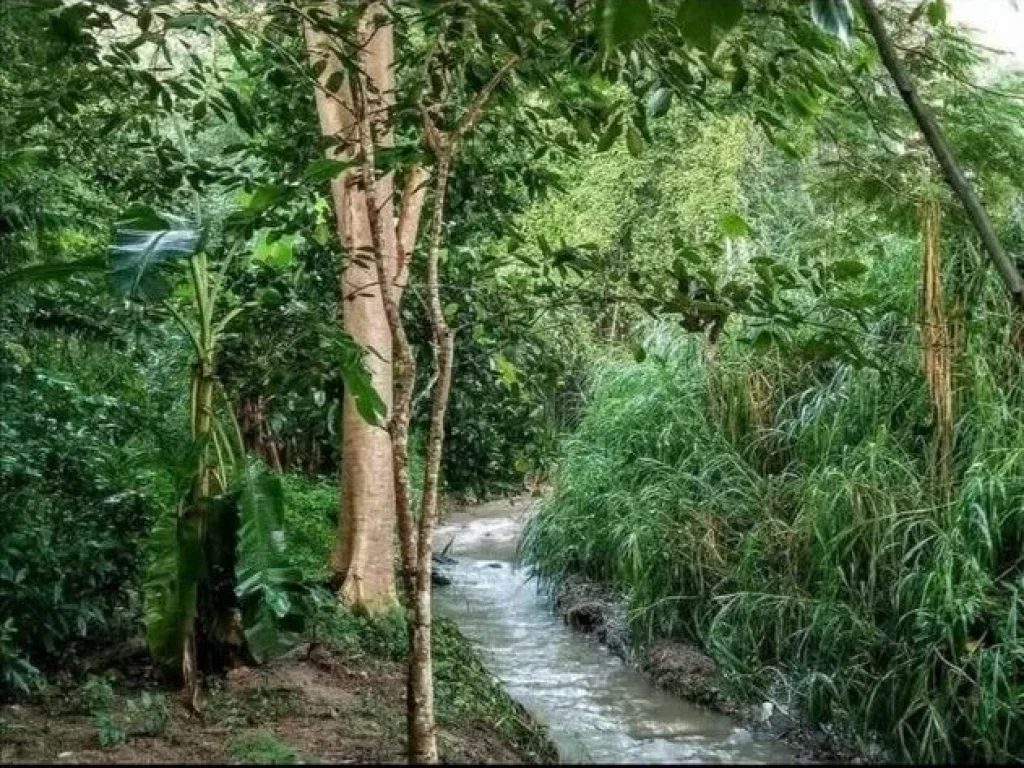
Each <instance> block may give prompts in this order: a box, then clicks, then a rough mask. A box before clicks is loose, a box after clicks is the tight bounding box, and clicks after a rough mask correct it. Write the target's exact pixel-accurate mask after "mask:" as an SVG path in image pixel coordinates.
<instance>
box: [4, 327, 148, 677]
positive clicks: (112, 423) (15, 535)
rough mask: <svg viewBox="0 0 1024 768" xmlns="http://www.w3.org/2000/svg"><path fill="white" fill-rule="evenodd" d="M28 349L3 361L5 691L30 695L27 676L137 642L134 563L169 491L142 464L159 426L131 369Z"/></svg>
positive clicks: (8, 352)
mask: <svg viewBox="0 0 1024 768" xmlns="http://www.w3.org/2000/svg"><path fill="white" fill-rule="evenodd" d="M34 338H35V340H36V342H37V343H36V345H33V346H32V347H31V349H32V352H31V353H30V352H29V351H28V350H27V349H25V348H23V347H19V346H18V345H16V344H14V343H13V342H8V343H7V345H6V348H5V349H4V350H3V351H2V352H0V378H2V384H0V387H2V394H0V423H2V425H3V426H2V429H3V437H2V440H0V495H2V496H3V499H4V524H3V526H2V530H0V553H2V554H0V612H2V615H3V616H4V625H3V627H4V628H3V630H2V632H0V638H2V641H0V649H2V651H0V674H2V675H3V687H4V688H7V689H8V690H10V689H11V688H25V687H28V686H29V685H30V683H32V682H33V678H34V675H33V674H32V672H31V669H32V667H35V668H39V669H41V670H44V671H50V670H52V669H54V668H55V666H56V665H63V664H67V663H68V661H69V659H72V658H74V657H75V655H76V654H78V653H82V652H84V651H86V650H88V649H90V648H95V647H97V646H98V645H99V644H101V643H103V642H104V641H109V640H113V639H116V638H118V637H120V636H123V635H124V634H127V633H130V632H131V631H133V627H132V619H133V617H134V615H135V614H136V612H137V611H138V607H139V594H138V589H137V575H138V573H139V563H138V560H137V557H136V555H135V553H136V552H137V551H138V549H139V547H140V545H141V542H142V541H143V540H144V539H145V536H146V531H147V529H148V527H149V525H150V523H151V521H152V520H153V517H154V513H155V509H156V507H157V504H158V500H159V498H160V495H161V493H162V490H163V489H165V488H166V487H167V480H166V477H165V476H164V475H163V473H162V471H161V470H160V469H159V468H158V467H157V466H156V465H155V463H154V462H152V461H151V460H150V458H149V457H150V456H151V455H152V453H151V452H152V451H153V450H154V446H153V444H152V442H151V437H150V436H149V435H147V434H146V430H147V428H148V425H149V424H152V423H154V420H155V415H154V414H153V412H152V411H151V410H150V408H151V404H150V402H149V401H148V398H147V397H146V394H145V392H144V387H145V382H144V379H143V378H142V376H141V375H140V374H139V372H138V371H137V370H136V369H135V368H134V365H133V364H132V363H130V362H129V361H127V360H118V359H117V358H111V357H108V358H106V359H105V360H103V361H102V363H101V364H100V365H99V366H98V365H97V364H96V361H94V360H90V357H89V356H88V351H89V347H90V346H91V345H89V344H86V343H77V344H76V343H72V344H71V345H70V350H75V347H78V349H77V350H75V351H69V352H68V353H63V354H62V353H60V352H59V348H58V347H55V346H54V344H53V341H52V340H51V339H48V338H47V337H46V335H45V334H39V333H37V334H35V336H34ZM48 357H49V358H50V359H51V360H52V361H53V362H52V363H51V362H50V361H49V360H47V358H48ZM61 358H64V360H65V362H63V364H61V363H60V362H59V361H60V359H61ZM110 381H117V382H118V383H119V384H120V391H119V393H118V396H117V397H114V396H112V395H110V394H107V391H108V389H107V387H108V383H109V382H110ZM101 382H102V383H101ZM29 664H30V665H31V667H29V666H27V665H29Z"/></svg>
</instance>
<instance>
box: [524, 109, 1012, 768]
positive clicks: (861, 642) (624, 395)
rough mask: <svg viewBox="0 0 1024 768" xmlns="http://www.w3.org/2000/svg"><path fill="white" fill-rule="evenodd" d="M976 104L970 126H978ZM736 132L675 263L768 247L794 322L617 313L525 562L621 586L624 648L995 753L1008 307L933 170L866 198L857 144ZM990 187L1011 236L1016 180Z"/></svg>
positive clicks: (872, 727)
mask: <svg viewBox="0 0 1024 768" xmlns="http://www.w3.org/2000/svg"><path fill="white" fill-rule="evenodd" d="M963 98H966V97H963ZM962 107H963V104H962V103H961V108H962ZM987 109H988V110H989V111H988V112H987V114H986V120H987V123H986V125H985V127H984V128H982V127H981V126H980V125H979V123H978V122H975V123H973V125H975V129H976V130H978V131H981V132H984V131H985V130H993V131H998V130H1000V126H1001V125H1004V124H1005V123H1004V122H1003V120H1004V118H1003V117H1000V115H1001V112H1000V111H999V110H994V109H992V105H991V104H989V105H988V107H987ZM1007 109H1010V110H1011V111H1012V109H1013V107H1007ZM967 119H970V118H967ZM844 124H845V125H847V126H848V127H847V128H846V130H859V128H856V127H853V126H852V125H850V124H849V123H843V122H842V121H840V120H839V119H838V118H837V123H835V124H833V125H837V126H839V127H840V129H841V126H842V125H844ZM965 127H966V126H961V128H960V130H963V129H964V128H965ZM869 130H870V129H869ZM746 155H747V158H748V162H747V163H745V164H744V166H743V167H742V168H740V169H739V171H738V179H739V180H740V181H741V184H740V188H739V191H738V197H737V198H736V199H734V200H733V201H732V202H731V203H730V204H736V205H738V206H740V210H742V211H743V214H744V217H745V222H746V223H747V224H748V226H747V227H746V229H745V232H744V233H743V234H744V236H743V237H742V238H740V242H739V245H738V246H737V244H736V243H735V242H734V243H733V244H731V245H728V246H726V245H721V244H719V245H718V246H717V247H716V248H717V252H718V253H719V254H722V255H721V256H720V257H718V260H713V261H711V262H706V261H700V257H699V256H694V257H691V254H690V253H689V252H688V251H683V252H682V253H681V256H682V260H681V261H679V260H677V264H678V265H679V266H678V267H677V269H678V271H679V272H680V273H681V276H680V279H681V280H682V279H683V277H690V276H692V275H693V274H694V273H696V274H697V275H700V276H701V277H702V278H704V279H705V280H706V281H707V282H706V283H705V285H706V286H708V287H709V288H710V290H714V286H715V281H724V280H726V279H729V280H734V281H743V280H745V279H749V278H748V277H747V276H748V275H750V274H751V273H757V272H762V273H763V271H764V270H766V269H767V270H769V271H770V270H776V269H777V270H778V271H777V272H775V274H776V275H779V277H780V280H779V284H780V285H782V286H783V288H782V289H783V290H790V291H792V295H793V296H794V298H793V301H794V302H796V303H798V304H799V305H800V306H801V307H802V308H803V309H802V317H803V319H804V320H805V322H803V323H799V324H797V325H793V326H790V325H787V324H786V323H780V322H778V321H777V320H776V319H772V318H768V319H764V318H757V317H751V316H749V315H747V316H742V315H733V316H732V317H730V319H729V324H728V325H726V330H725V331H724V332H723V334H722V336H721V337H720V338H718V337H714V336H711V335H708V334H707V333H706V332H705V333H702V334H699V335H698V334H696V333H687V332H686V331H687V330H688V329H689V330H694V329H692V328H689V326H687V325H686V318H685V316H684V317H683V318H681V320H682V322H681V323H673V322H669V321H667V320H665V319H662V320H661V321H659V322H657V323H652V322H647V323H645V324H644V323H641V324H638V325H637V332H636V333H635V334H634V335H633V336H632V337H631V340H632V344H633V345H634V349H633V355H629V354H628V350H627V349H620V351H619V353H618V354H616V355H613V356H610V357H608V358H606V359H605V360H604V361H601V362H599V363H597V364H596V365H595V366H593V368H592V369H591V374H590V376H589V379H588V386H587V391H586V397H585V401H584V405H583V409H582V417H581V420H580V423H579V426H578V428H577V429H576V431H575V432H574V433H573V434H572V436H571V437H570V438H569V439H568V441H567V442H566V443H565V446H564V450H565V455H564V458H563V459H562V461H561V462H560V466H559V468H558V471H557V473H556V476H555V480H554V493H553V496H552V498H551V499H550V500H548V501H546V502H545V503H544V504H543V506H542V509H541V512H540V513H539V514H538V516H537V517H536V518H535V519H534V520H533V521H532V522H531V523H530V525H529V527H528V531H527V538H526V541H525V543H524V554H525V557H526V560H527V561H528V562H529V563H530V564H532V566H533V567H534V568H535V570H536V574H537V576H538V577H539V578H540V579H541V580H542V581H543V582H547V583H549V584H550V583H557V582H558V581H559V580H560V579H562V578H564V577H566V576H568V575H570V574H581V575H583V576H584V577H586V578H588V579H591V580H593V581H597V582H602V583H606V584H611V585H613V586H615V587H616V588H618V589H619V590H621V591H622V593H624V595H625V596H626V598H627V599H628V603H629V616H630V621H631V623H632V628H633V636H634V637H636V638H637V639H638V642H639V643H640V644H648V643H652V642H654V641H655V640H659V639H664V638H672V639H677V640H682V641H685V642H690V643H696V644H698V645H700V646H701V647H703V648H705V649H706V650H707V651H708V652H709V653H710V654H711V655H712V656H713V657H714V659H715V660H716V662H717V663H718V664H719V667H720V669H721V670H722V671H723V674H724V675H725V677H726V679H727V681H728V682H729V683H730V684H731V685H732V687H733V690H734V692H735V693H737V694H738V695H740V696H741V697H743V698H748V699H753V700H758V701H764V700H765V699H769V700H773V701H775V702H776V703H778V704H781V705H782V706H784V707H787V708H788V709H789V710H790V711H795V712H802V713H803V714H805V715H806V716H808V717H809V718H810V719H811V720H812V721H815V722H831V723H837V724H839V725H841V726H845V727H847V728H849V729H850V731H851V732H852V733H853V734H854V735H855V736H856V737H858V738H860V739H863V740H864V741H865V742H867V741H870V740H877V741H881V742H882V743H883V744H884V745H885V746H886V747H887V748H888V749H889V750H891V753H892V754H893V755H895V756H898V757H900V758H902V759H905V760H910V761H926V762H945V761H953V760H956V761H960V760H963V761H974V760H987V761H1005V760H1012V759H1016V758H1018V757H1019V755H1020V754H1021V752H1022V750H1024V730H1022V729H1021V722H1022V717H1024V638H1022V636H1021V632H1020V629H1021V618H1020V617H1021V611H1022V609H1024V559H1022V555H1021V553H1022V546H1024V515H1022V510H1024V483H1022V482H1021V471H1022V469H1024V466H1022V463H1021V462H1022V461H1024V448H1022V446H1024V432H1022V429H1024V420H1022V418H1021V413H1022V412H1024V411H1022V407H1024V388H1022V386H1021V372H1022V359H1024V358H1022V351H1024V350H1022V347H1021V345H1020V336H1019V333H1020V319H1019V317H1018V316H1017V315H1015V313H1014V311H1013V310H1012V307H1011V306H1010V304H1009V302H1008V300H1007V299H1006V298H1005V297H1004V295H1003V294H1002V291H1001V286H1000V285H999V284H998V282H997V280H996V278H995V276H994V275H992V274H991V273H989V274H985V272H984V269H983V268H982V262H981V257H980V254H979V250H978V247H977V244H976V242H975V241H974V239H973V238H972V237H971V235H970V234H969V233H968V232H967V231H966V229H965V228H964V225H963V220H962V219H961V218H960V217H959V215H958V214H957V212H956V209H955V208H947V207H946V204H945V203H942V204H940V202H939V201H942V200H943V199H944V198H943V195H944V193H943V191H942V190H941V188H940V187H937V186H935V185H930V184H928V183H927V181H924V182H923V183H922V181H921V180H922V178H923V177H921V176H916V177H912V176H910V175H909V174H907V168H906V167H904V168H903V169H902V171H901V172H899V173H893V174H892V175H891V176H888V181H887V183H890V182H896V183H901V184H905V185H907V186H905V187H904V189H906V190H907V199H906V200H904V201H901V203H899V204H896V205H892V204H888V207H881V206H878V205H876V203H875V201H876V200H877V190H876V191H875V192H874V193H872V194H867V195H864V194H863V189H862V188H859V185H860V184H861V183H863V182H864V181H865V179H867V180H869V181H870V182H871V183H872V184H873V185H876V184H877V183H878V179H879V176H878V175H877V174H866V173H865V174H864V176H858V175H856V173H855V172H854V173H851V172H849V170H848V169H850V168H857V167H860V168H861V169H862V170H863V165H861V163H862V162H863V161H864V159H865V158H852V157H843V156H842V154H840V156H839V157H834V156H832V155H830V154H829V152H828V151H826V150H820V151H819V152H817V153H814V154H812V156H811V157H810V158H808V159H806V160H804V161H803V162H802V163H800V164H793V163H791V162H788V161H782V160H781V159H780V157H779V156H778V155H775V154H774V153H772V152H766V151H765V150H764V148H763V147H761V146H760V145H759V144H758V142H756V141H755V142H753V143H750V144H748V147H747V149H746ZM904 159H905V158H904ZM845 160H849V161H851V162H850V164H849V165H847V164H846V163H845V162H843V161H845ZM999 160H1000V162H1006V163H1007V166H1010V165H1012V164H1013V163H1017V162H1018V160H1017V159H1011V158H1009V157H1007V155H1006V154H1005V153H1000V157H999ZM833 162H834V164H835V166H838V167H842V168H843V169H844V171H843V175H841V176H839V177H838V178H845V179H846V180H847V181H848V182H850V183H849V184H847V185H845V186H843V187H842V189H841V190H840V187H839V186H838V178H836V177H833V176H831V175H830V173H829V171H828V168H829V166H830V165H831V164H832V163H833ZM869 162H871V163H872V164H873V163H879V162H881V161H880V159H878V158H870V159H869ZM892 162H897V161H892ZM899 162H903V159H901V160H900V161H899ZM910 162H911V161H909V160H907V163H908V165H909V164H910ZM977 162H978V167H984V162H983V161H982V160H978V161H977ZM1004 167H1006V166H1004ZM1017 167H1018V168H1019V167H1020V166H1019V165H1018V166H1017ZM991 169H992V166H991V165H990V166H989V170H990V171H991ZM679 173H680V176H681V177H682V178H685V177H686V174H687V170H686V169H680V171H679ZM1016 173H1017V171H1013V172H1012V173H1011V175H1014V174H1016ZM833 179H835V181H833ZM988 183H989V184H990V185H991V186H989V187H988V189H989V190H991V191H992V193H993V198H995V199H998V200H1000V203H999V205H998V206H997V207H996V209H995V210H997V212H998V225H999V227H1000V232H1001V234H1002V236H1003V237H1004V239H1005V241H1006V242H1007V244H1008V245H1009V246H1010V247H1011V248H1015V247H1019V244H1020V236H1021V231H1022V224H1024V219H1022V218H1021V207H1020V197H1019V194H1018V193H1016V192H1013V191H1012V190H1011V191H1009V192H1006V191H1005V190H1006V188H1005V187H1000V186H999V185H998V183H997V182H996V181H995V180H994V177H990V178H989V181H988ZM812 190H814V191H817V192H818V193H819V194H821V193H825V194H824V195H823V196H822V197H819V198H818V199H817V200H814V199H813V197H811V196H809V193H810V194H813V192H811V191H812ZM829 190H832V191H833V194H832V195H828V191H829ZM999 190H1002V191H1003V192H1002V193H1000V192H999ZM851 193H852V194H851ZM1001 195H1003V196H1001ZM830 198H831V199H830ZM990 199H991V198H990ZM940 208H941V210H942V215H941V223H940V224H939V226H938V228H936V227H935V220H934V219H929V218H928V216H929V214H928V212H929V211H933V212H934V211H936V210H938V209H940ZM929 222H931V223H929ZM723 224H727V222H723ZM725 229H726V227H725V226H723V235H725V234H726V233H725ZM727 249H730V250H727ZM737 252H738V254H737ZM730 253H731V254H732V258H730V257H729V256H730ZM822 253H826V254H827V263H829V264H832V265H837V266H839V267H840V268H841V269H842V271H843V272H844V273H846V272H848V273H849V274H843V275H841V276H840V277H841V278H842V279H841V280H840V283H839V287H838V288H836V289H835V290H834V291H833V292H832V296H833V302H831V303H830V305H829V306H822V305H820V304H818V300H819V299H820V296H821V294H820V293H815V292H814V291H813V290H809V289H808V286H807V285H806V284H802V283H801V281H800V280H799V279H796V280H792V281H789V279H788V278H785V277H784V275H785V273H787V272H789V273H790V274H799V271H800V269H801V268H802V267H803V266H804V265H806V264H808V263H810V262H813V260H814V259H815V258H816V257H818V255H819V254H822ZM694 261H697V262H698V266H696V267H694V266H693V263H694ZM705 265H706V268H705ZM777 265H781V266H777ZM701 269H704V271H701ZM833 269H835V267H833ZM790 270H792V272H790ZM937 277H938V278H939V279H940V280H939V286H940V287H939V290H938V292H937V293H936V290H935V289H936V278H937ZM783 280H786V281H787V282H783ZM787 285H788V288H787V287H786V286H787ZM836 297H842V298H838V299H837V298H836ZM681 325H682V326H683V327H680V326H681ZM940 331H941V334H942V335H941V337H937V336H936V335H935V334H936V333H938V332H940ZM849 339H853V340H854V347H852V348H851V347H847V340H849Z"/></svg>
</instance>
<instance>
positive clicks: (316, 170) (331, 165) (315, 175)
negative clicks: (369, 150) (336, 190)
mask: <svg viewBox="0 0 1024 768" xmlns="http://www.w3.org/2000/svg"><path fill="white" fill-rule="evenodd" d="M355 164H356V161H355V160H335V159H333V158H328V157H322V158H320V159H319V160H314V161H313V162H312V163H310V164H309V165H308V166H306V171H305V173H303V174H302V178H303V180H305V181H308V182H310V183H311V184H322V183H323V182H325V181H331V180H332V179H335V178H337V177H338V176H339V175H341V174H342V173H343V172H344V171H346V170H348V169H349V168H351V167H352V166H353V165H355Z"/></svg>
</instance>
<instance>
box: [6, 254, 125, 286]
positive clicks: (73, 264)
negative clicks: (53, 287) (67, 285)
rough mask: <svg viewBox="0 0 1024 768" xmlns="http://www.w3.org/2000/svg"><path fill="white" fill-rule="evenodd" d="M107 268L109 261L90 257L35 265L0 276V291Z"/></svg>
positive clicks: (103, 258) (99, 257) (100, 257)
mask: <svg viewBox="0 0 1024 768" xmlns="http://www.w3.org/2000/svg"><path fill="white" fill-rule="evenodd" d="M106 268H107V259H106V258H105V257H102V256H90V257H87V258H84V259H76V260H75V261H61V262H52V263H49V264H33V265H32V266H30V267H21V268H20V269H14V270H11V271H10V272H5V273H3V274H0V291H5V290H7V289H8V288H10V287H11V286H13V285H14V284H16V283H21V282H41V281H43V280H61V279H63V278H66V277H74V276H76V275H82V274H86V273H88V272H102V271H104V270H105V269H106Z"/></svg>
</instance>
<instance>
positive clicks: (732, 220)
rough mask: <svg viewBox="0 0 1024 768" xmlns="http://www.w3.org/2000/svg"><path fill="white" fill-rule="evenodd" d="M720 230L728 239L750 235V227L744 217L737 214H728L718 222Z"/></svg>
mask: <svg viewBox="0 0 1024 768" xmlns="http://www.w3.org/2000/svg"><path fill="white" fill-rule="evenodd" d="M718 228H719V229H721V230H722V234H723V235H725V236H727V237H746V236H747V235H748V234H749V233H750V227H749V226H748V225H747V222H746V221H745V220H744V219H743V217H742V216H739V215H737V214H735V213H726V214H724V215H723V216H722V217H721V218H720V219H719V220H718Z"/></svg>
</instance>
